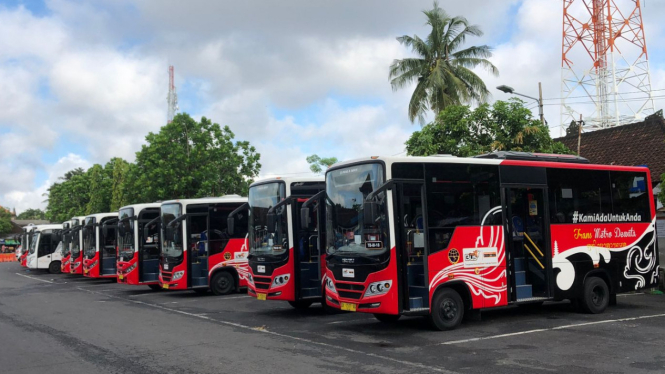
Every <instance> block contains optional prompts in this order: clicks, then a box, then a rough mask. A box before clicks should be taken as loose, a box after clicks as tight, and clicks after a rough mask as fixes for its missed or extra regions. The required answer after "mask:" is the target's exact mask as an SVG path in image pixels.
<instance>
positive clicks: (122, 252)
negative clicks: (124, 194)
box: [118, 208, 135, 261]
mask: <svg viewBox="0 0 665 374" xmlns="http://www.w3.org/2000/svg"><path fill="white" fill-rule="evenodd" d="M133 217H134V208H125V209H121V210H120V213H119V215H118V219H119V221H118V252H119V253H118V255H119V256H120V257H123V258H124V259H125V261H127V260H128V259H130V258H132V257H134V225H135V222H134V219H133Z"/></svg>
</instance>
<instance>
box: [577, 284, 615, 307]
mask: <svg viewBox="0 0 665 374" xmlns="http://www.w3.org/2000/svg"><path fill="white" fill-rule="evenodd" d="M609 303H610V289H609V288H608V287H607V283H605V281H604V280H602V279H601V278H599V277H589V278H587V279H586V280H585V281H584V295H583V296H582V299H581V300H580V304H581V307H582V310H583V311H584V312H586V313H589V314H599V313H602V312H604V311H605V309H607V306H608V305H609Z"/></svg>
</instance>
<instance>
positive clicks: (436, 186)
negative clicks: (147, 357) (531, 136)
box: [425, 164, 501, 253]
mask: <svg viewBox="0 0 665 374" xmlns="http://www.w3.org/2000/svg"><path fill="white" fill-rule="evenodd" d="M425 173H426V179H425V183H426V189H427V218H428V222H427V223H428V227H429V240H430V252H431V253H433V252H436V251H439V250H442V249H445V248H446V247H447V246H448V243H449V242H450V238H451V237H452V234H453V232H454V230H455V228H456V227H457V226H472V225H480V224H481V223H483V220H484V224H486V225H500V224H501V211H500V210H497V211H496V212H497V214H488V213H489V212H490V210H491V209H492V208H494V207H498V206H500V205H501V195H500V192H499V169H498V166H492V165H460V164H425Z"/></svg>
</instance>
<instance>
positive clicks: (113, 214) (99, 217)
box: [85, 212, 118, 219]
mask: <svg viewBox="0 0 665 374" xmlns="http://www.w3.org/2000/svg"><path fill="white" fill-rule="evenodd" d="M117 216H118V212H107V213H95V214H88V215H87V216H85V218H97V219H101V218H106V217H117Z"/></svg>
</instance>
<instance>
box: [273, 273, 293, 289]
mask: <svg viewBox="0 0 665 374" xmlns="http://www.w3.org/2000/svg"><path fill="white" fill-rule="evenodd" d="M290 278H291V274H284V275H278V276H276V277H275V279H273V280H272V286H271V287H281V286H283V285H285V284H287V283H289V279H290Z"/></svg>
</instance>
